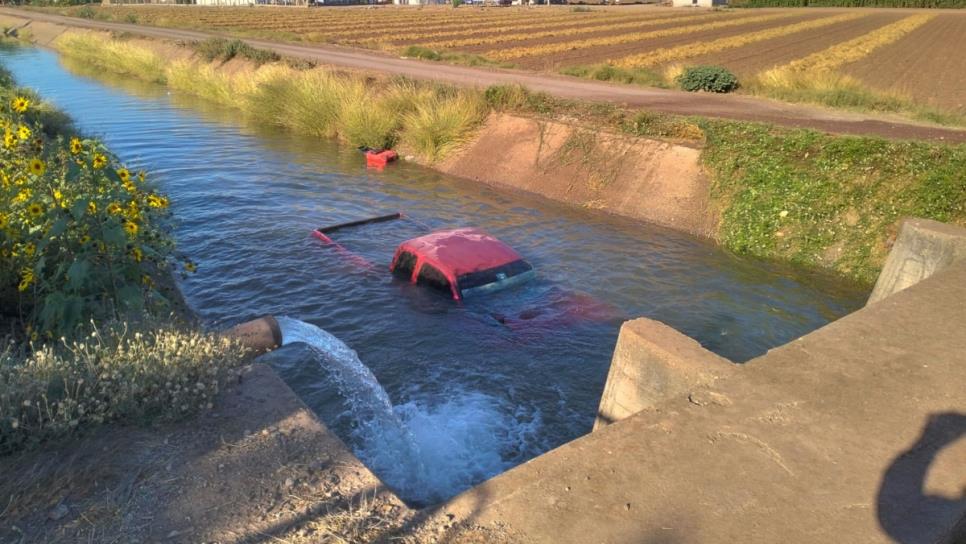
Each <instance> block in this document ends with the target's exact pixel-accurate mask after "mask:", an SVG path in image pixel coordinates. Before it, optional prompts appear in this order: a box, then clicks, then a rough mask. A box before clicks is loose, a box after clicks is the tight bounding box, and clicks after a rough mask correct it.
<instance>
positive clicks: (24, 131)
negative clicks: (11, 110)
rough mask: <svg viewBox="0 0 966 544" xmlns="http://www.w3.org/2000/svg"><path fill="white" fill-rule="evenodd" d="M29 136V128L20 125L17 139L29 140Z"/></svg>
mask: <svg viewBox="0 0 966 544" xmlns="http://www.w3.org/2000/svg"><path fill="white" fill-rule="evenodd" d="M30 134H31V132H30V127H28V126H26V125H20V126H19V127H18V128H17V137H18V138H20V139H21V140H29V139H30Z"/></svg>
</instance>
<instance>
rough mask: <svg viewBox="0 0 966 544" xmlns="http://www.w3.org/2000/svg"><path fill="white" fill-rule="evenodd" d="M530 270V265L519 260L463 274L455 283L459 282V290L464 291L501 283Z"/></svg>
mask: <svg viewBox="0 0 966 544" xmlns="http://www.w3.org/2000/svg"><path fill="white" fill-rule="evenodd" d="M531 270H533V267H532V266H530V263H528V262H526V261H524V260H523V259H520V260H518V261H513V262H511V263H507V264H505V265H503V266H498V267H496V268H490V269H488V270H481V271H479V272H471V273H469V274H463V275H462V276H460V277H459V279H458V280H457V281H458V282H459V286H460V289H462V290H466V289H472V288H474V287H479V286H481V285H488V284H490V283H493V282H497V281H503V280H505V279H508V278H512V277H513V276H516V275H518V274H523V273H524V272H529V271H531Z"/></svg>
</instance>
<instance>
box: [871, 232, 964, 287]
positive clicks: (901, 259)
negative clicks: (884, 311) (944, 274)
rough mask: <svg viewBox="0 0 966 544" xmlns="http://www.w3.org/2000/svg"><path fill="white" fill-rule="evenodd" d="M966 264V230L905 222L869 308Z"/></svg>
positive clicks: (877, 283)
mask: <svg viewBox="0 0 966 544" xmlns="http://www.w3.org/2000/svg"><path fill="white" fill-rule="evenodd" d="M959 261H966V229H964V228H962V227H957V226H955V225H947V224H945V223H940V222H938V221H932V220H929V219H917V218H910V219H906V220H905V221H903V223H902V227H901V228H900V230H899V237H898V238H897V239H896V243H895V245H893V246H892V251H891V252H889V257H888V258H887V259H886V263H885V266H884V267H883V268H882V272H880V273H879V279H878V281H876V284H875V289H873V290H872V295H871V296H869V301H868V303H867V304H872V303H873V302H878V301H880V300H882V299H884V298H886V297H888V296H889V295H892V294H895V293H897V292H899V291H902V290H903V289H905V288H907V287H911V286H913V285H915V284H917V283H919V282H920V281H922V280H924V279H926V278H928V277H929V276H932V275H933V274H935V273H936V272H938V271H940V270H943V269H944V268H946V267H948V266H949V265H950V264H952V263H955V262H959Z"/></svg>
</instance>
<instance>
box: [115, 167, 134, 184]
mask: <svg viewBox="0 0 966 544" xmlns="http://www.w3.org/2000/svg"><path fill="white" fill-rule="evenodd" d="M117 177H118V178H120V179H121V181H122V182H125V183H126V182H129V181H131V172H130V170H128V169H127V168H118V169H117Z"/></svg>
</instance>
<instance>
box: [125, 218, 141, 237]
mask: <svg viewBox="0 0 966 544" xmlns="http://www.w3.org/2000/svg"><path fill="white" fill-rule="evenodd" d="M124 230H125V231H126V232H127V234H128V236H132V237H133V236H137V235H138V224H137V223H135V222H134V221H125V222H124Z"/></svg>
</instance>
